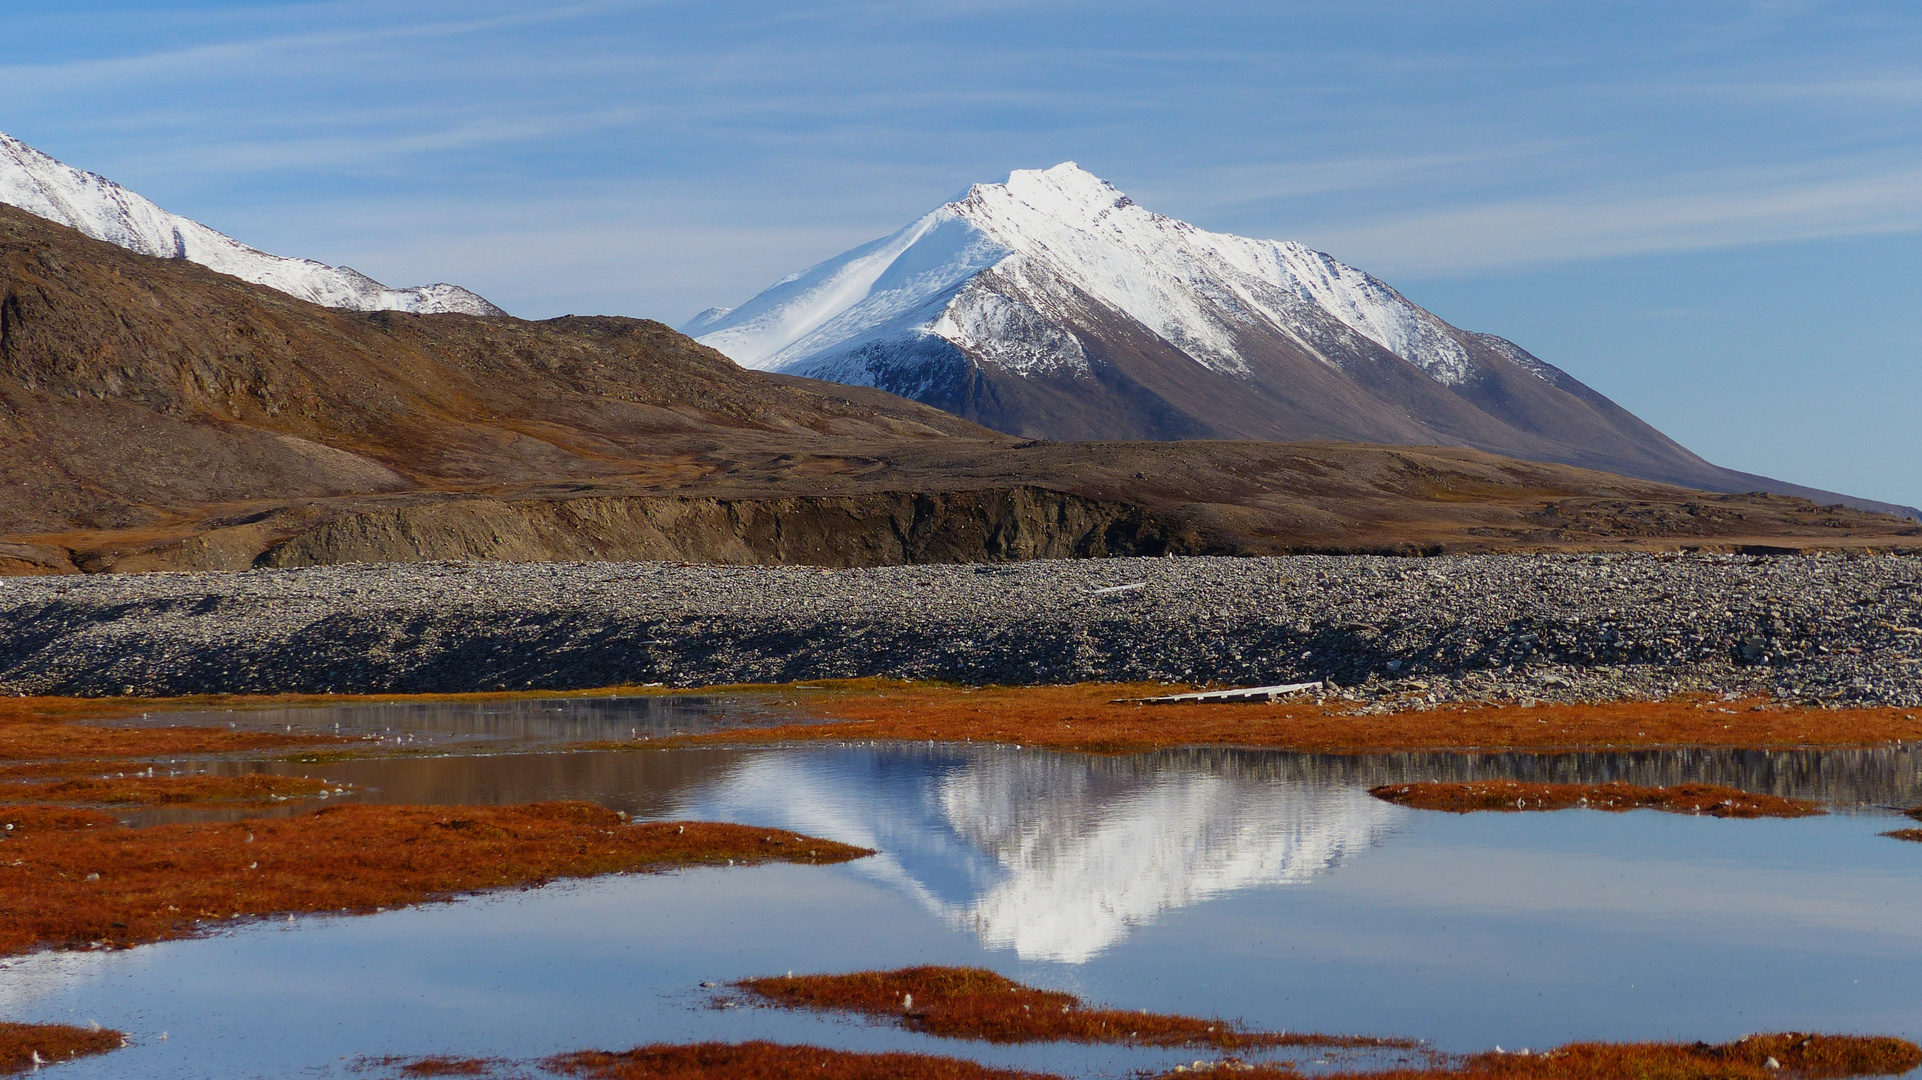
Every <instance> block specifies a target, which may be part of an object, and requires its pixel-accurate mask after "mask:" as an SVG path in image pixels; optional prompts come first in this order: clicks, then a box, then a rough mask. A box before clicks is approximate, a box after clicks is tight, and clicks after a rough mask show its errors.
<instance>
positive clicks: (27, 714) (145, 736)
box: [0, 698, 341, 763]
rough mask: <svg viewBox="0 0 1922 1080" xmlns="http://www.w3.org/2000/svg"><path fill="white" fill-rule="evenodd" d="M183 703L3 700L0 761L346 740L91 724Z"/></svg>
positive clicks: (196, 751) (261, 747) (260, 747)
mask: <svg viewBox="0 0 1922 1080" xmlns="http://www.w3.org/2000/svg"><path fill="white" fill-rule="evenodd" d="M184 707H186V706H184V705H182V704H180V703H178V702H158V701H152V700H146V699H138V698H125V699H109V700H104V701H102V700H96V699H93V698H0V761H11V762H35V763H45V762H50V761H54V760H56V759H60V758H92V759H100V758H117V757H159V756H162V755H169V754H221V753H232V752H235V751H241V750H280V749H289V748H297V747H309V746H332V745H337V744H338V743H339V742H340V741H341V740H338V739H333V738H323V737H316V736H312V735H285V734H281V735H276V734H273V733H271V732H254V731H233V730H229V729H227V728H215V727H152V728H142V727H116V726H111V725H105V724H90V723H86V722H85V721H88V720H111V719H116V718H119V717H126V716H134V715H138V714H139V713H141V712H145V711H151V710H153V709H158V708H168V709H177V708H184Z"/></svg>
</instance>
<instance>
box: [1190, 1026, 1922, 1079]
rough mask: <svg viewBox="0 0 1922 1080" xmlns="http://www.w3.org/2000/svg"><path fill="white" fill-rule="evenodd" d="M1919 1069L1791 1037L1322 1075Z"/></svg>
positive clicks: (1873, 1048)
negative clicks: (1771, 1063)
mask: <svg viewBox="0 0 1922 1080" xmlns="http://www.w3.org/2000/svg"><path fill="white" fill-rule="evenodd" d="M1771 1061H1773V1062H1774V1067H1771V1066H1770V1062H1771ZM1918 1065H1922V1047H1917V1046H1916V1045H1915V1044H1914V1043H1912V1042H1909V1041H1907V1040H1905V1039H1891V1038H1878V1037H1872V1036H1860V1035H1808V1034H1803V1033H1801V1032H1786V1033H1780V1034H1774V1035H1750V1036H1748V1037H1746V1038H1743V1039H1738V1040H1737V1041H1735V1042H1731V1043H1721V1044H1718V1045H1710V1044H1708V1043H1694V1044H1688V1043H1571V1044H1569V1045H1567V1046H1563V1047H1558V1048H1557V1049H1554V1050H1550V1051H1547V1052H1546V1053H1541V1054H1496V1053H1488V1054H1474V1055H1470V1056H1467V1057H1463V1058H1459V1059H1456V1060H1454V1061H1451V1062H1448V1063H1446V1064H1441V1065H1436V1066H1432V1067H1426V1068H1416V1069H1405V1068H1404V1069H1389V1070H1386V1071H1382V1072H1365V1073H1333V1074H1330V1073H1322V1074H1318V1075H1320V1076H1321V1077H1322V1078H1324V1080H1622V1078H1625V1077H1628V1078H1634V1080H1784V1078H1791V1077H1792V1078H1797V1080H1839V1078H1841V1077H1854V1076H1891V1075H1895V1074H1898V1073H1905V1072H1908V1071H1909V1070H1910V1069H1913V1068H1915V1067H1916V1066H1918ZM1167 1075H1170V1076H1172V1075H1173V1074H1167ZM1236 1075H1239V1076H1244V1077H1248V1078H1250V1080H1264V1078H1275V1080H1279V1078H1284V1077H1285V1078H1289V1080H1297V1078H1299V1077H1300V1076H1301V1074H1300V1073H1299V1072H1297V1071H1295V1070H1294V1069H1292V1068H1289V1067H1287V1066H1285V1065H1257V1066H1255V1067H1254V1068H1252V1069H1248V1070H1245V1071H1242V1072H1239V1073H1238V1074H1236Z"/></svg>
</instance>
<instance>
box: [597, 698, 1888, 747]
mask: <svg viewBox="0 0 1922 1080" xmlns="http://www.w3.org/2000/svg"><path fill="white" fill-rule="evenodd" d="M818 685H822V686H826V687H829V689H828V690H827V691H826V692H824V693H823V694H822V695H820V696H819V697H816V698H811V699H809V701H808V705H809V707H810V708H811V709H812V710H813V711H814V712H815V713H816V714H818V715H821V716H825V717H827V718H829V721H830V722H828V723H818V724H791V725H786V726H782V727H771V728H756V729H751V730H743V731H724V732H713V733H708V734H703V735H690V736H682V737H679V738H677V739H674V740H671V741H670V742H669V743H667V744H666V745H700V744H708V745H712V744H743V743H763V742H805V741H810V740H822V739H827V740H835V741H842V740H849V739H889V740H905V741H926V740H929V739H932V740H934V741H936V742H967V741H973V742H996V743H1020V744H1022V745H1024V746H1039V747H1046V748H1050V749H1059V750H1088V751H1094V752H1098V753H1133V752H1136V751H1141V750H1154V749H1160V748H1165V747H1177V746H1245V747H1271V748H1276V749H1288V750H1306V751H1319V752H1333V753H1368V752H1375V751H1386V750H1459V749H1482V750H1496V749H1517V750H1549V749H1555V750H1570V749H1596V748H1603V747H1646V746H1733V747H1761V746H1870V745H1876V744H1881V743H1888V742H1893V741H1895V740H1898V739H1899V740H1904V741H1914V740H1917V739H1922V719H1918V717H1919V716H1922V713H1918V712H1917V711H1916V710H1914V709H1909V710H1903V709H1805V708H1790V707H1786V706H1781V705H1777V704H1774V703H1771V702H1765V701H1759V700H1756V701H1739V702H1724V701H1713V700H1708V699H1694V700H1673V701H1662V702H1649V701H1623V702H1612V703H1604V704H1592V705H1559V704H1543V705H1540V706H1537V707H1527V708H1525V707H1523V706H1521V705H1516V704H1486V705H1435V706H1432V707H1428V708H1421V709H1417V708H1410V709H1408V710H1406V711H1402V712H1398V713H1396V714H1395V717H1394V719H1393V721H1392V722H1390V721H1385V720H1384V719H1383V718H1382V717H1381V716H1379V715H1354V714H1353V713H1354V709H1355V706H1354V705H1353V704H1350V703H1345V702H1340V701H1329V702H1328V703H1327V704H1326V705H1316V704H1315V703H1314V700H1313V695H1312V694H1310V695H1304V696H1302V697H1300V698H1297V699H1293V700H1288V701H1281V702H1274V703H1243V704H1176V705H1135V704H1131V703H1129V702H1127V701H1117V700H1116V699H1125V698H1136V697H1148V696H1153V695H1156V694H1167V693H1171V692H1174V691H1175V690H1176V689H1177V688H1173V687H1168V686H1162V685H1158V684H1145V683H1144V684H1124V683H1082V684H1079V685H1075V686H1029V687H1007V686H989V687H980V688H976V689H969V688H964V687H955V686H936V685H931V684H925V683H891V682H884V681H881V680H860V681H850V682H845V683H823V684H818ZM628 745H629V746H631V744H628ZM650 745H653V746H661V745H664V744H663V742H662V741H661V740H655V741H654V742H653V743H651V744H650Z"/></svg>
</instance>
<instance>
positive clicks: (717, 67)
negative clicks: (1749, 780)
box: [0, 0, 1922, 505]
mask: <svg viewBox="0 0 1922 1080" xmlns="http://www.w3.org/2000/svg"><path fill="white" fill-rule="evenodd" d="M50 8H52V9H53V10H52V11H51V12H50V11H49V9H50ZM0 11H4V13H5V14H6V20H7V25H8V27H9V30H10V32H9V33H8V34H6V35H5V36H4V37H3V38H0V102H4V108H0V130H4V131H6V132H8V133H9V134H12V135H15V136H17V137H19V138H21V139H23V140H25V141H26V142H28V143H30V144H32V145H34V146H37V147H39V148H40V149H42V150H45V151H47V152H48V153H51V154H53V155H54V156H56V157H58V158H61V159H62V160H64V161H67V162H68V163H70V164H74V165H78V166H80V167H82V168H87V169H92V170H94V171H96V172H100V173H103V174H105V175H107V176H110V177H113V178H114V179H116V180H118V181H120V182H122V183H124V184H126V185H128V186H129V187H132V188H133V189H135V190H137V191H140V192H141V193H143V194H145V195H147V196H148V197H150V198H153V199H154V200H155V201H157V202H159V203H160V204H161V205H162V206H165V207H167V208H168V209H170V210H174V211H176V212H178V213H183V214H186V215H188V216H190V217H194V218H196V219H198V220H201V221H204V222H206V223H208V224H210V225H212V226H214V227H215V228H218V229H221V230H223V231H225V232H228V233H230V234H232V235H234V236H236V237H239V238H240V239H242V240H245V241H247V242H248V243H252V244H254V245H256V246H258V247H262V248H265V249H267V250H269V251H274V252H278V253H281V254H291V255H303V256H307V257H311V258H318V259H323V260H326V261H328V262H333V263H346V264H348V265H352V266H354V267H356V268H358V269H360V270H363V271H365V272H367V273H370V274H372V275H374V276H375V277H377V278H380V279H381V280H383V281H386V282H388V283H390V284H413V283H418V282H423V281H433V280H447V281H454V282H457V283H460V284H463V285H467V286H469V287H471V288H474V289H476V290H477V291H479V292H481V293H482V294H483V295H486V296H487V297H489V298H490V299H493V300H494V301H495V302H497V303H500V304H502V305H503V306H505V307H506V308H508V310H510V311H512V312H514V313H515V314H517V315H523V316H527V317H545V316H550V315H556V314H563V313H567V312H575V313H590V312H593V313H612V314H625V315H641V316H649V317H654V318H660V319H662V320H664V321H667V322H670V323H678V322H680V321H681V320H683V319H685V318H686V317H687V316H688V315H691V314H692V313H693V312H695V311H696V310H698V309H700V308H703V307H706V306H708V305H710V304H734V303H738V302H739V301H741V300H743V299H745V298H747V297H748V296H750V295H752V294H754V293H755V292H758V291H759V290H760V289H761V288H763V287H765V286H766V285H768V284H770V283H772V282H773V281H775V280H776V279H778V278H780V277H782V276H784V275H786V274H788V273H790V272H792V271H794V270H798V269H800V268H802V267H804V266H806V265H808V264H811V263H813V262H816V261H819V260H820V259H823V258H826V257H828V256H831V255H834V254H837V253H838V252H840V251H842V250H844V249H846V248H848V247H851V246H853V245H854V244H856V243H859V242H862V241H865V240H869V239H872V238H874V237H876V236H879V235H882V234H884V233H887V232H891V231H893V230H894V229H896V228H898V227H899V226H900V225H902V224H904V223H906V222H907V221H908V220H910V219H911V218H913V217H915V216H916V215H918V214H920V213H922V212H924V211H926V210H927V209H929V208H931V207H933V206H934V205H936V204H938V203H940V202H941V201H943V200H945V199H947V198H949V197H951V196H952V195H954V194H955V193H957V192H959V191H960V190H961V189H963V188H965V187H966V186H967V185H968V184H970V183H972V182H975V181H991V180H999V179H1002V178H1004V177H1005V175H1006V174H1007V172H1008V171H1009V170H1010V169H1013V168H1032V167H1045V166H1048V165H1052V164H1055V163H1056V162H1059V161H1064V160H1075V161H1078V162H1080V163H1081V164H1082V165H1083V166H1084V167H1086V168H1088V169H1090V170H1092V171H1094V172H1096V173H1098V174H1100V175H1102V176H1104V177H1107V178H1108V179H1110V180H1112V181H1114V182H1115V183H1116V184H1117V185H1119V186H1120V187H1121V188H1122V189H1123V190H1125V191H1128V192H1129V193H1130V194H1132V195H1133V196H1134V197H1135V199H1136V200H1137V201H1138V202H1141V203H1142V204H1144V205H1146V206H1148V207H1150V208H1153V209H1156V210H1160V211H1162V212H1164V213H1168V214H1171V215H1173V216H1176V217H1180V218H1184V219H1187V220H1189V221H1193V222H1195V223H1196V224H1199V225H1202V226H1204V227H1207V228H1212V229H1219V230H1225V231H1231V232H1238V233H1242V234H1246V235H1253V236H1266V237H1278V238H1289V239H1299V240H1302V241H1305V242H1308V243H1311V244H1313V245H1315V246H1317V247H1320V248H1322V249H1323V250H1326V251H1329V252H1331V253H1333V254H1334V255H1336V256H1337V257H1339V258H1341V259H1343V260H1345V261H1348V262H1350V263H1353V264H1355V265H1358V266H1360V267H1362V268H1364V269H1366V270H1369V271H1371V272H1373V273H1375V274H1377V275H1378V276H1380V277H1382V278H1384V279H1385V280H1387V281H1389V282H1390V283H1392V284H1394V285H1396V286H1397V287H1399V288H1401V289H1402V290H1403V291H1404V292H1405V293H1407V294H1408V295H1409V296H1410V297H1411V298H1412V299H1414V300H1416V301H1417V302H1419V303H1422V304H1424V305H1426V306H1428V307H1429V308H1431V309H1432V310H1434V311H1435V312H1436V313H1438V314H1440V315H1441V316H1442V317H1443V318H1446V319H1448V320H1449V321H1451V322H1454V323H1456V324H1458V325H1461V326H1465V327H1468V328H1470V329H1476V330H1483V331H1488V332H1492V333H1498V334H1501V335H1503V336H1506V337H1510V338H1513V339H1514V340H1516V341H1518V342H1519V343H1521V344H1522V345H1523V346H1524V347H1526V348H1528V349H1529V350H1531V351H1533V352H1535V353H1537V354H1538V355H1540V356H1542V357H1543V358H1545V359H1547V360H1550V361H1551V362H1554V363H1556V364H1559V365H1561V366H1562V367H1564V368H1566V369H1568V370H1569V371H1570V372H1572V373H1573V374H1575V375H1576V376H1577V377H1579V378H1581V379H1583V380H1584V381H1586V382H1588V383H1590V384H1591V385H1593V386H1595V387H1596V388H1597V389H1599V390H1601V391H1602V392H1604V393H1606V394H1608V395H1610V396H1612V397H1614V398H1615V399H1616V400H1617V401H1619V402H1621V403H1622V404H1623V405H1625V406H1626V407H1628V408H1629V409H1631V410H1633V411H1635V412H1636V413H1638V414H1639V415H1641V416H1642V417H1644V418H1645V419H1647V420H1649V421H1650V422H1652V423H1654V424H1655V425H1656V426H1658V427H1660V428H1662V429H1663V430H1664V431H1666V432H1668V433H1669V434H1670V435H1672V436H1674V437H1676V438H1677V439H1679V440H1680V441H1682V442H1683V443H1684V444H1686V445H1688V446H1690V447H1691V448H1692V449H1695V450H1696V451H1698V452H1700V453H1702V454H1703V455H1704V456H1706V457H1708V458H1710V459H1711V460H1714V461H1716V462H1718V463H1720V464H1724V465H1728V466H1731V467H1735V468H1741V469H1747V470H1750V471H1754V472H1761V473H1766V474H1769V475H1773V476H1778V477H1781V478H1783V479H1788V480H1794V481H1798V482H1802V483H1808V484H1815V485H1819V486H1823V487H1828V488H1832V489H1838V490H1844V491H1848V492H1850V493H1853V494H1859V495H1865V496H1871V497H1877V498H1884V499H1891V500H1897V501H1902V502H1907V503H1911V504H1917V505H1922V467H1919V466H1918V463H1922V423H1918V414H1919V413H1922V245H1918V239H1922V60H1918V57H1922V6H1918V5H1915V4H1913V3H1895V2H1886V3H1877V2H1859V3H1840V2H1832V3H1823V4H1818V3H1796V2H1787V0H1778V2H1760V0H1756V2H1738V0H1724V2H1687V0H1670V2H1664V3H1640V2H1634V0H1615V2H1608V3H1542V2H1531V3H1521V2H1516V3H1506V2H1481V0H1461V2H1457V3H1446V4H1437V3H1432V2H1405V3H1404V2H1386V0H1379V2H1371V0H1350V2H1346V3H1340V4H1335V3H1326V2H1321V3H1290V2H1286V0H1266V2H1260V3H1237V2H1229V3H1193V4H1181V5H1177V4H1166V3H1133V2H1128V0H1109V2H1104V3H1069V2H1063V3H1020V2H1012V0H1009V2H996V0H976V2H968V0H947V2H940V0H937V2H930V3H902V2H892V3H866V2H843V3H821V4H794V3H761V2H734V0H707V2H704V3H698V4H697V3H668V2H657V3H646V2H620V0H601V2H596V0H583V2H578V3H554V4H542V3H533V2H525V0H523V2H517V3H495V2H492V0H463V2H459V3H443V2H438V0H424V2H413V3H407V4H396V3H392V2H381V3H362V2H342V3H304V4H268V3H248V2H237V3H226V4H216V3H206V2H199V0H161V2H149V3H113V2H89V0H76V2H71V3H65V4H62V5H59V6H58V7H57V8H55V7H54V6H53V5H46V4H32V5H28V4H16V3H11V2H7V3H0Z"/></svg>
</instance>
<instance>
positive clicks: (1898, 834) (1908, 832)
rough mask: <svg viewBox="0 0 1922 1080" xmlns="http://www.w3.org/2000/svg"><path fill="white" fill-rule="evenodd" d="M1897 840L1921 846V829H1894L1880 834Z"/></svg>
mask: <svg viewBox="0 0 1922 1080" xmlns="http://www.w3.org/2000/svg"><path fill="white" fill-rule="evenodd" d="M1882 835H1883V836H1888V837H1893V838H1895V839H1897V840H1910V841H1914V842H1915V843H1918V844H1922V829H1894V830H1891V831H1889V832H1885V833H1883V834H1882Z"/></svg>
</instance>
